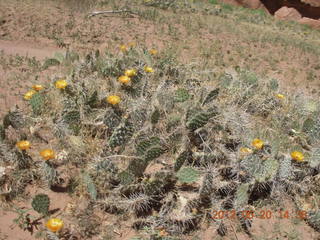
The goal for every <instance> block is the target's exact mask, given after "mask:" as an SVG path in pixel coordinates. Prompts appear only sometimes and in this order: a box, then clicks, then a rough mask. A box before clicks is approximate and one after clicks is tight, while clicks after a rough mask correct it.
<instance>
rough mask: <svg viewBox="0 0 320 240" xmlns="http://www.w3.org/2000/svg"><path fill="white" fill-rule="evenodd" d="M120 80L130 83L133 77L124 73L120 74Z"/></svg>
mask: <svg viewBox="0 0 320 240" xmlns="http://www.w3.org/2000/svg"><path fill="white" fill-rule="evenodd" d="M118 81H119V82H121V83H123V84H128V83H130V82H131V78H130V77H128V76H126V75H123V76H120V77H119V78H118Z"/></svg>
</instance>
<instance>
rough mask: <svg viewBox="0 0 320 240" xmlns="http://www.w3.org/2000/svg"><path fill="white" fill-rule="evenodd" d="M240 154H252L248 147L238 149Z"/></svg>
mask: <svg viewBox="0 0 320 240" xmlns="http://www.w3.org/2000/svg"><path fill="white" fill-rule="evenodd" d="M240 152H241V153H245V154H247V153H252V149H251V148H248V147H242V148H240Z"/></svg>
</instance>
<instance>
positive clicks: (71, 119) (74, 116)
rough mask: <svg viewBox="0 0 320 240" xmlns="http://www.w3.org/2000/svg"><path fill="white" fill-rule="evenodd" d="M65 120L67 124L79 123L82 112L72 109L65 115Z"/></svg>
mask: <svg viewBox="0 0 320 240" xmlns="http://www.w3.org/2000/svg"><path fill="white" fill-rule="evenodd" d="M63 120H64V121H65V122H66V123H67V124H74V123H79V121H80V112H79V111H78V110H71V111H68V112H65V114H64V115H63Z"/></svg>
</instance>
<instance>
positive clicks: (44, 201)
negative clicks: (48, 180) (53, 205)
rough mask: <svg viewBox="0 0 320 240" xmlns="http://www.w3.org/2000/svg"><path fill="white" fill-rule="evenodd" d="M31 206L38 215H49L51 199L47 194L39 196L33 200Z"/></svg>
mask: <svg viewBox="0 0 320 240" xmlns="http://www.w3.org/2000/svg"><path fill="white" fill-rule="evenodd" d="M31 206H32V208H33V209H34V210H35V211H37V212H38V213H40V214H42V215H47V214H48V212H49V206H50V198H49V197H48V195H47V194H38V195H36V196H35V197H34V198H33V199H32V202H31Z"/></svg>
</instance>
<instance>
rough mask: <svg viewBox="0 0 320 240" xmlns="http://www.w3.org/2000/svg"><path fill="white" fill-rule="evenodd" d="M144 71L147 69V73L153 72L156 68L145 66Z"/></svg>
mask: <svg viewBox="0 0 320 240" xmlns="http://www.w3.org/2000/svg"><path fill="white" fill-rule="evenodd" d="M144 71H145V72H146V73H153V72H154V70H153V68H152V67H145V68H144Z"/></svg>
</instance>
